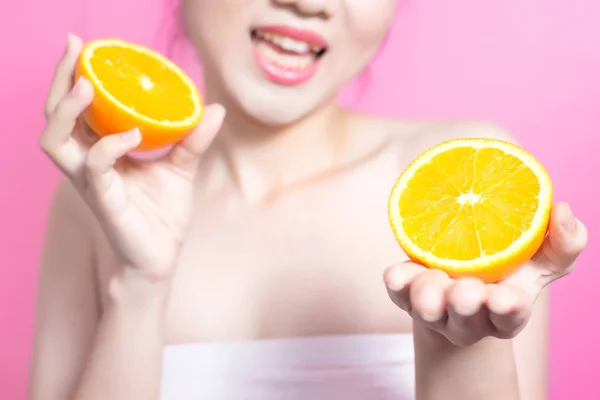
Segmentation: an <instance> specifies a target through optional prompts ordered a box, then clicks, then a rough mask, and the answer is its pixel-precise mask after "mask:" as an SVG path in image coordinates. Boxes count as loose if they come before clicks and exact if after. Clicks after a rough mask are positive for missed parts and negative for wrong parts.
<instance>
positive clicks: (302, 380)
mask: <svg viewBox="0 0 600 400" xmlns="http://www.w3.org/2000/svg"><path fill="white" fill-rule="evenodd" d="M181 6H182V14H181V15H182V16H183V24H184V27H185V32H186V33H187V35H188V36H189V39H190V40H191V42H192V43H193V44H194V46H195V48H196V49H197V52H198V55H199V57H200V59H201V61H202V64H203V67H204V73H205V80H206V85H205V96H206V98H207V99H208V100H209V101H210V102H211V103H212V105H210V106H209V107H208V108H207V109H206V114H205V118H204V120H203V122H202V123H201V125H200V126H199V128H198V129H197V130H196V131H195V132H193V133H192V134H190V135H189V137H187V138H186V139H185V140H184V141H182V142H181V143H179V144H178V145H176V146H175V147H173V148H172V149H171V150H170V151H169V153H168V154H166V155H165V156H164V157H162V158H161V159H159V160H154V161H139V160H138V161H136V160H134V159H131V158H128V157H126V156H125V154H126V153H127V152H128V151H130V150H132V149H134V148H135V147H136V146H137V144H138V143H139V141H140V136H139V133H138V132H137V131H132V132H126V133H123V134H121V135H115V136H110V137H105V138H103V139H101V140H97V139H96V140H90V139H89V137H87V136H86V135H84V134H82V131H81V130H80V128H79V126H78V125H77V124H76V120H77V118H78V116H79V114H80V113H81V112H82V110H84V109H85V108H86V106H87V105H88V104H90V102H91V100H92V98H93V90H92V87H91V85H90V83H89V82H87V81H85V80H80V81H79V82H78V83H77V84H76V85H75V86H74V87H71V76H72V72H73V66H74V65H75V62H76V59H77V57H78V54H79V52H80V50H81V48H82V42H81V40H79V39H78V38H76V37H73V36H70V38H69V41H68V46H67V50H66V52H65V55H64V57H63V59H62V60H61V61H60V63H59V65H58V67H57V70H56V74H55V78H54V81H53V84H52V89H51V91H50V94H49V96H48V101H47V107H46V113H47V118H48V122H47V125H46V127H45V129H44V130H43V132H42V133H41V136H40V144H41V147H42V149H43V150H44V151H45V152H46V153H47V154H48V156H49V157H50V158H51V159H52V160H53V161H54V162H55V163H56V165H57V166H58V167H59V168H60V169H61V170H62V171H63V172H64V173H65V175H66V176H67V177H68V178H69V179H68V181H67V182H68V183H65V184H63V185H61V187H60V188H59V190H58V192H57V195H56V198H55V201H54V204H53V208H52V211H51V214H50V221H49V226H48V233H47V237H46V245H45V251H44V256H43V265H42V273H41V286H40V296H39V311H38V323H37V327H38V328H37V335H36V346H35V357H34V364H33V365H34V366H33V377H32V389H31V398H32V399H34V400H67V399H68V400H73V399H76V400H89V399H103V400H104V399H111V400H121V399H126V400H132V399H135V400H150V399H158V398H160V399H164V400H188V399H236V400H237V399H246V398H247V399H286V400H287V399H291V400H293V399H314V400H320V399H338V398H339V399H342V398H343V399H369V400H377V399H397V400H401V399H410V398H414V396H416V398H417V399H419V400H430V399H432V400H439V399H443V400H465V399H468V400H478V399H485V400H494V399H498V400H510V399H526V400H537V399H539V400H541V399H546V392H545V388H546V365H547V356H546V345H547V332H546V329H547V319H548V296H547V293H546V290H545V287H546V286H547V285H548V284H549V283H551V282H552V281H554V280H556V279H558V278H560V277H562V276H564V275H566V274H567V273H568V272H569V271H571V269H572V267H573V265H574V262H575V259H576V258H577V256H578V254H579V253H580V252H581V251H582V249H583V248H584V246H585V243H586V230H585V227H584V225H583V224H582V223H581V222H580V221H579V220H577V219H576V218H575V217H574V216H573V214H572V212H571V211H570V208H569V207H568V205H566V204H564V203H559V204H557V205H556V206H555V208H554V210H553V212H552V216H551V218H552V221H551V225H550V233H549V236H548V239H547V241H546V243H545V244H544V246H543V248H542V250H541V251H540V252H539V253H538V254H537V255H536V256H535V257H534V259H532V260H531V262H529V263H527V264H526V265H524V266H523V267H522V268H521V269H519V271H518V272H516V273H515V274H514V275H513V276H511V277H510V278H509V279H507V280H506V281H505V282H502V283H501V284H498V285H484V284H483V283H482V282H479V281H477V280H473V279H461V280H458V281H454V280H451V279H449V278H448V277H447V276H446V275H444V274H443V273H441V272H439V271H433V270H426V269H424V268H423V267H421V266H418V265H416V264H413V263H410V262H406V261H405V260H406V256H405V255H404V254H403V253H402V252H401V250H400V249H399V247H398V245H397V244H396V242H395V240H394V238H393V236H392V234H391V232H390V229H389V227H388V224H387V220H386V213H385V210H386V202H387V196H388V194H389V190H390V188H391V185H392V184H393V182H394V181H395V179H396V178H397V176H398V174H399V173H400V172H401V171H402V169H403V168H404V167H405V166H406V165H407V163H408V162H409V161H410V160H411V159H412V158H414V157H415V156H416V155H417V154H419V153H420V152H421V151H423V150H425V149H427V148H429V147H430V146H432V145H434V144H436V143H438V142H440V141H442V140H446V139H450V138H454V137H459V136H460V137H470V136H487V137H493V138H501V139H505V140H511V138H510V136H509V135H508V134H507V133H506V132H505V131H504V130H502V129H500V128H498V127H496V126H495V125H493V124H488V123H485V122H478V121H399V120H390V119H384V118H380V117H375V116H369V115H364V114H359V113H354V112H351V111H348V110H345V109H343V108H341V107H339V106H338V105H337V104H336V102H335V98H336V95H337V93H338V91H339V90H340V88H341V87H342V86H343V85H344V84H345V83H346V82H348V81H349V80H350V79H351V78H353V77H354V76H355V75H357V74H358V73H359V72H360V71H361V70H363V68H364V67H365V66H366V65H367V63H368V62H369V60H370V59H371V57H372V56H373V55H374V53H375V52H376V51H377V49H378V47H379V45H380V43H381V42H382V40H383V38H384V36H385V35H386V33H387V30H388V28H389V26H390V24H391V22H392V16H393V15H394V10H395V7H396V0H380V1H378V2H376V7H374V3H373V0H237V1H236V0H228V1H224V0H182V1H181ZM225 110H227V117H225ZM382 276H383V278H384V279H383V280H384V281H385V285H384V284H383V283H382ZM386 289H387V290H386ZM390 299H391V301H390ZM402 310H404V311H402ZM406 311H408V312H406ZM413 338H414V344H413ZM413 350H414V352H413ZM415 393H416V394H415Z"/></svg>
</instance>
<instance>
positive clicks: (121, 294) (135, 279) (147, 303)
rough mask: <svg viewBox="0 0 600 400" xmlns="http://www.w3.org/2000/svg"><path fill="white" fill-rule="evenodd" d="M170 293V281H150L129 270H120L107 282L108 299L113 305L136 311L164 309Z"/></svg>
mask: <svg viewBox="0 0 600 400" xmlns="http://www.w3.org/2000/svg"><path fill="white" fill-rule="evenodd" d="M170 292H171V280H170V279H161V280H151V279H148V278H147V277H146V276H144V275H143V274H141V273H139V272H138V271H136V270H132V269H131V268H122V269H120V270H119V271H118V272H117V273H115V274H114V275H113V276H112V277H111V279H110V282H109V288H108V293H109V299H110V301H111V302H112V303H113V304H114V305H119V306H125V307H133V308H136V309H140V308H144V309H152V308H158V309H164V308H165V307H166V304H167V302H168V299H169V296H170Z"/></svg>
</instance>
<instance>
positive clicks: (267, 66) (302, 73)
mask: <svg viewBox="0 0 600 400" xmlns="http://www.w3.org/2000/svg"><path fill="white" fill-rule="evenodd" d="M252 52H253V53H254V57H255V58H256V61H257V63H258V65H259V66H260V68H261V69H262V70H263V72H264V73H265V74H266V75H267V78H269V80H270V81H272V82H275V83H277V84H279V85H286V86H294V85H299V84H301V83H304V82H306V81H308V80H309V79H310V78H312V76H313V75H314V74H315V73H316V72H317V68H318V66H319V60H315V61H314V62H313V63H312V64H311V65H309V66H308V67H306V68H303V69H286V68H282V67H280V66H278V65H276V64H274V63H273V62H272V61H271V60H269V59H268V58H267V56H265V55H264V54H263V53H261V51H260V50H258V49H257V48H256V46H252Z"/></svg>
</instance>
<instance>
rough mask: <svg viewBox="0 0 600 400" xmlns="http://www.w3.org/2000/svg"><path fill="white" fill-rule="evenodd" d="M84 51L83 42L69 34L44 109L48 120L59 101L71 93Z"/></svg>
mask: <svg viewBox="0 0 600 400" xmlns="http://www.w3.org/2000/svg"><path fill="white" fill-rule="evenodd" d="M82 49H83V42H82V40H81V39H80V38H78V37H77V36H74V35H71V34H69V36H68V38H67V46H66V48H65V52H64V54H63V56H62V58H61V59H60V61H59V62H58V64H57V66H56V69H55V71H54V77H53V78H52V84H51V85H50V90H49V92H48V98H47V99H46V105H45V107H44V112H45V115H46V118H49V117H50V115H51V114H52V113H53V112H54V109H55V108H56V106H57V105H58V103H59V101H60V100H61V99H62V98H63V97H65V96H66V95H67V93H69V90H70V89H71V86H72V85H73V73H74V72H75V66H76V65H77V60H78V58H79V54H80V53H81V50H82Z"/></svg>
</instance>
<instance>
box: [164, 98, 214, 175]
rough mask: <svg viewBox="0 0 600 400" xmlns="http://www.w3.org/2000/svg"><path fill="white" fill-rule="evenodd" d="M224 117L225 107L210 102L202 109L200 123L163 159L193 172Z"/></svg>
mask: <svg viewBox="0 0 600 400" xmlns="http://www.w3.org/2000/svg"><path fill="white" fill-rule="evenodd" d="M224 118H225V108H224V107H223V106H222V105H220V104H211V105H209V106H207V107H206V108H205V109H204V117H203V118H202V121H201V122H200V124H199V125H198V126H197V127H196V128H195V129H194V130H193V131H192V132H191V133H190V134H189V135H188V136H187V137H186V138H185V139H183V140H182V141H181V142H179V143H177V144H176V145H174V146H173V148H172V149H171V150H170V151H169V152H168V153H167V154H166V156H165V161H166V162H168V163H170V164H172V165H173V166H175V167H177V168H180V169H181V170H184V171H187V172H191V173H195V172H196V167H197V165H198V161H199V158H200V156H201V155H202V154H203V153H204V152H205V151H206V149H207V148H208V146H210V144H211V143H212V141H213V139H214V138H215V136H216V135H217V133H218V132H219V130H220V129H221V125H222V124H223V120H224Z"/></svg>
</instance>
